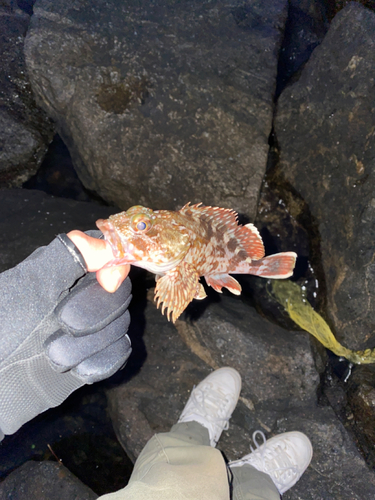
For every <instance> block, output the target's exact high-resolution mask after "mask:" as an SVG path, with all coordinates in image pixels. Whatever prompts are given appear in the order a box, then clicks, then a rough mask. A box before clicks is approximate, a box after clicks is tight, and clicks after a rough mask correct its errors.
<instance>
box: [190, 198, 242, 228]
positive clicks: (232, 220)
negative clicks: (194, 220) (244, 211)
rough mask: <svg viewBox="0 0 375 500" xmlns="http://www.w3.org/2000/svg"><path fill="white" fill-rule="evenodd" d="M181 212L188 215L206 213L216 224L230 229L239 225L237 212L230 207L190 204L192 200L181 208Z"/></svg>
mask: <svg viewBox="0 0 375 500" xmlns="http://www.w3.org/2000/svg"><path fill="white" fill-rule="evenodd" d="M180 213H181V214H183V215H187V216H189V215H190V216H193V217H194V216H198V217H200V216H202V215H205V216H206V217H207V218H208V219H210V220H211V221H212V222H213V224H214V225H215V226H220V225H223V226H226V228H227V229H228V230H235V229H236V228H237V227H238V222H237V212H235V211H234V210H231V209H230V208H220V207H210V206H208V207H206V206H204V205H202V203H196V204H195V205H190V202H189V203H187V204H186V205H184V206H183V207H182V208H181V209H180Z"/></svg>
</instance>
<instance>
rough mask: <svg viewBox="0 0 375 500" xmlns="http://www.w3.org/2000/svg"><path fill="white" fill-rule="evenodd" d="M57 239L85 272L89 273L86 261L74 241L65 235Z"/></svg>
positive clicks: (60, 235)
mask: <svg viewBox="0 0 375 500" xmlns="http://www.w3.org/2000/svg"><path fill="white" fill-rule="evenodd" d="M57 239H58V240H60V241H61V243H62V244H63V245H64V246H65V248H66V249H67V250H68V252H69V253H70V254H71V255H72V257H73V259H74V260H75V261H76V262H77V263H78V264H79V265H80V266H81V267H82V269H83V270H84V272H85V273H87V266H86V261H85V259H84V258H83V255H82V254H81V252H80V251H79V250H78V248H77V247H76V246H75V244H74V243H73V242H72V240H71V239H70V238H69V237H68V236H67V235H66V234H65V233H62V234H59V235H58V236H57Z"/></svg>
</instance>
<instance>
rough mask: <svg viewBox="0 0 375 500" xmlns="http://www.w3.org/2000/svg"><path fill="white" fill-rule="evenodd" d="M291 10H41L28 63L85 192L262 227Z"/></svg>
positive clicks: (239, 6)
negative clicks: (226, 215)
mask: <svg viewBox="0 0 375 500" xmlns="http://www.w3.org/2000/svg"><path fill="white" fill-rule="evenodd" d="M286 7H287V2H286V0H277V1H275V0H266V1H263V2H245V3H244V2H243V1H240V0H231V1H229V2H223V1H222V0H215V1H211V0H210V1H204V2H202V1H201V0H196V1H193V2H169V1H166V0H159V1H157V2H149V1H148V0H143V1H140V2H136V3H134V2H117V1H116V0H109V1H107V2H104V3H103V2H101V1H99V0H94V1H91V2H81V3H79V4H71V3H69V2H65V1H63V0H53V1H51V0H37V2H36V3H35V6H34V16H33V18H32V21H31V29H30V30H29V32H28V36H27V39H26V49H25V50H26V60H27V66H28V72H29V75H30V78H31V81H32V86H33V90H34V91H35V94H36V95H37V97H38V102H39V103H40V105H41V106H42V107H43V108H44V109H45V110H46V112H47V113H48V115H49V116H50V117H51V118H52V119H53V120H54V121H55V122H56V124H57V128H58V131H59V133H60V135H61V137H62V138H63V140H64V142H65V143H66V144H67V146H68V148H69V150H70V153H71V155H72V159H73V162H74V165H75V168H76V169H77V171H78V173H79V176H80V178H81V180H82V181H83V183H84V185H85V186H86V187H87V188H89V189H90V190H94V191H96V192H97V193H99V194H100V195H101V196H102V197H103V198H104V199H106V200H107V201H109V202H113V203H115V204H117V205H118V206H120V207H121V208H128V207H129V206H130V205H133V204H144V205H147V206H150V207H151V208H163V209H173V208H177V207H180V206H182V205H183V204H185V203H186V202H188V201H191V202H200V201H202V202H203V203H205V204H206V205H208V204H211V205H221V206H226V207H230V208H234V209H236V210H238V211H240V212H243V213H246V214H247V215H248V216H249V217H251V218H253V217H254V216H255V213H256V204H257V199H258V192H259V187H260V183H261V180H262V178H263V174H264V171H265V167H266V162H267V152H268V136H269V134H270V131H271V124H272V116H273V95H274V90H275V84H276V71H277V54H278V50H279V47H280V43H281V38H282V29H283V24H284V21H285V17H286V12H287V9H286Z"/></svg>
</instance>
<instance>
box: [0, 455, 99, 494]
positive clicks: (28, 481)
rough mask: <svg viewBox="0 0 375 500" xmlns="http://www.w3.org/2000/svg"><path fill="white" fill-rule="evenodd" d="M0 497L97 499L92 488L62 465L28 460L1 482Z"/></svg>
mask: <svg viewBox="0 0 375 500" xmlns="http://www.w3.org/2000/svg"><path fill="white" fill-rule="evenodd" d="M0 498H3V499H5V498H12V499H13V500H50V499H51V498H58V499H59V500H72V499H73V498H77V499H78V498H79V500H95V499H96V498H98V495H96V494H95V493H94V492H93V491H92V490H91V489H90V488H88V487H87V486H85V485H84V484H83V483H82V482H81V481H80V480H79V479H77V478H76V477H75V476H74V475H73V474H72V473H71V472H70V471H69V470H68V469H66V468H65V467H64V466H63V464H61V463H59V464H57V463H56V462H31V461H30V462H26V463H24V464H23V465H22V466H21V467H20V468H18V469H17V470H15V471H14V472H12V473H11V474H10V475H9V476H8V477H7V478H6V479H5V480H4V481H3V482H2V483H0Z"/></svg>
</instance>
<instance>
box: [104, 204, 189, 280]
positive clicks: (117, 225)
mask: <svg viewBox="0 0 375 500" xmlns="http://www.w3.org/2000/svg"><path fill="white" fill-rule="evenodd" d="M96 225H97V227H98V228H99V229H100V230H101V231H102V233H103V234H104V237H105V239H106V240H107V241H108V243H109V244H110V246H111V248H112V252H113V255H114V261H113V263H112V264H111V263H109V265H121V264H125V263H126V264H133V265H135V266H138V267H142V268H144V269H147V270H148V271H151V272H153V273H155V274H163V273H165V272H166V271H169V270H170V269H173V268H174V267H176V266H177V265H178V264H179V263H180V262H181V261H182V260H183V258H184V257H185V255H186V253H187V252H188V250H189V248H190V238H189V234H188V231H187V229H186V228H185V227H184V226H183V225H181V224H180V223H179V222H178V216H177V213H176V212H171V211H168V210H155V211H153V210H151V209H150V208H146V207H143V206H140V205H136V206H134V207H131V208H129V210H127V211H126V212H121V213H119V214H115V215H111V216H110V217H109V218H108V219H106V220H103V219H100V220H98V221H97V222H96Z"/></svg>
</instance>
